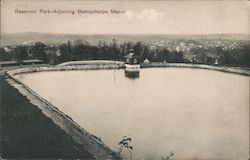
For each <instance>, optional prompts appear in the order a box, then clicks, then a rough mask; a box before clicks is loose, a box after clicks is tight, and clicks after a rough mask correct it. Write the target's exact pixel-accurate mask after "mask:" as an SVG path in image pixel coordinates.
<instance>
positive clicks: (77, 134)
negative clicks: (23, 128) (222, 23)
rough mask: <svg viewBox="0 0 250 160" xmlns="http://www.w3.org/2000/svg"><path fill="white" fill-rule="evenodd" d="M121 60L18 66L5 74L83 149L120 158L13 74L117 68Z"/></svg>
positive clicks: (103, 156) (101, 157) (95, 154)
mask: <svg viewBox="0 0 250 160" xmlns="http://www.w3.org/2000/svg"><path fill="white" fill-rule="evenodd" d="M111 62H112V61H111ZM123 65H124V64H123V63H122V62H112V63H110V62H109V61H107V63H103V62H101V63H95V64H87V65H79V66H68V65H60V66H53V67H30V68H20V69H15V70H11V71H8V72H7V73H6V74H7V76H8V77H9V79H8V81H9V84H10V85H12V86H13V87H15V88H16V89H17V90H18V91H19V92H20V93H21V94H22V95H24V96H26V97H27V98H28V99H29V100H30V103H32V104H33V105H35V106H37V107H38V108H39V109H41V111H42V112H43V114H45V115H46V116H47V117H49V118H50V119H51V120H52V121H53V122H54V123H55V124H56V125H58V126H59V127H60V128H61V129H63V130H64V131H65V132H66V133H67V134H69V135H70V136H71V137H72V138H73V140H74V141H75V142H76V143H78V144H81V145H83V146H84V147H85V149H86V150H87V151H88V152H89V153H91V154H92V155H94V157H95V158H96V159H120V156H119V155H118V154H117V153H116V152H114V151H112V150H111V149H110V148H108V147H107V146H106V145H105V144H104V143H103V142H102V141H101V140H99V139H98V138H97V137H96V136H94V135H92V134H91V133H89V132H88V131H86V130H85V129H84V128H82V127H81V126H80V125H78V124H77V123H76V122H75V121H74V120H72V119H71V118H70V117H69V116H68V115H66V114H64V113H63V112H61V111H60V110H59V109H58V108H56V107H55V106H53V105H52V104H51V103H50V102H48V101H47V100H46V99H44V98H42V97H41V96H39V95H38V94H37V93H36V92H34V91H33V90H32V89H31V88H29V87H28V86H27V85H25V84H23V83H22V82H21V81H19V80H18V79H17V78H16V77H15V75H17V74H22V73H32V72H40V71H63V70H87V69H119V68H121V67H123Z"/></svg>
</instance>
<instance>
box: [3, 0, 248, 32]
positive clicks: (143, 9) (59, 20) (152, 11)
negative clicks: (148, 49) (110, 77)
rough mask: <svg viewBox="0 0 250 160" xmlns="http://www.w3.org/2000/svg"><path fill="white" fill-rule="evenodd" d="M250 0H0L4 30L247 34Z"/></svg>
mask: <svg viewBox="0 0 250 160" xmlns="http://www.w3.org/2000/svg"><path fill="white" fill-rule="evenodd" d="M16 9H18V10H37V11H39V9H49V10H54V9H60V10H73V11H77V10H78V9H82V10H85V9H86V10H93V9H95V10H108V11H110V10H111V9H115V10H124V11H125V14H110V13H109V14H104V15H101V14H77V13H75V14H74V15H73V14H60V15H59V14H56V13H55V14H43V13H42V14H40V13H36V14H21V13H15V10H16ZM249 19H250V1H206V2H204V1H188V2H186V1H80V0H75V1H65V0H64V1H61V0H56V1H55V0H54V1H52V0H43V1H32V0H26V1H24V0H19V1H14V0H3V1H2V2H1V21H2V22H1V31H2V33H16V32H42V33H62V34H65V33H71V34H99V33H100V34H102V33H106V34H126V33H130V34H131V33H137V34H144V33H146V34H211V33H244V34H249V33H250V20H249Z"/></svg>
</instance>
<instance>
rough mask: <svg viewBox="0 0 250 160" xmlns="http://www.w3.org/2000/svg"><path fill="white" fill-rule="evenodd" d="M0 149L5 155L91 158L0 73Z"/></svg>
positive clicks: (41, 157) (13, 156) (14, 156)
mask: <svg viewBox="0 0 250 160" xmlns="http://www.w3.org/2000/svg"><path fill="white" fill-rule="evenodd" d="M0 104H1V107H0V120H1V121H0V127H1V128H0V136H1V137H0V138H1V141H0V142H1V143H0V153H1V158H8V159H10V158H11V159H13V158H14V159H17V158H18V159H19V158H22V159H27V158H32V159H33V158H39V159H44V158H46V159H58V158H60V159H76V158H80V159H91V157H92V156H91V154H90V153H89V152H87V151H86V150H85V149H84V146H82V145H80V144H77V143H75V142H74V141H73V139H72V138H71V137H70V136H69V135H67V134H66V132H64V131H63V130H62V129H61V128H59V127H58V126H57V125H55V123H53V121H52V120H51V119H49V118H47V117H46V116H45V115H43V114H42V112H41V111H40V110H39V109H38V108H37V107H36V106H34V105H32V104H31V103H29V101H28V99H27V98H26V97H24V96H22V95H21V94H20V93H19V92H18V91H17V90H16V89H15V88H13V87H12V86H10V85H9V84H8V82H7V81H6V79H5V77H4V76H0Z"/></svg>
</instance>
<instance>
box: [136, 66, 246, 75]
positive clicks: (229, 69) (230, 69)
mask: <svg viewBox="0 0 250 160" xmlns="http://www.w3.org/2000/svg"><path fill="white" fill-rule="evenodd" d="M152 67H180V68H198V69H209V70H215V71H221V72H228V73H234V74H240V75H244V76H250V69H248V70H247V69H243V68H240V67H224V66H211V65H204V64H185V63H142V64H141V68H152Z"/></svg>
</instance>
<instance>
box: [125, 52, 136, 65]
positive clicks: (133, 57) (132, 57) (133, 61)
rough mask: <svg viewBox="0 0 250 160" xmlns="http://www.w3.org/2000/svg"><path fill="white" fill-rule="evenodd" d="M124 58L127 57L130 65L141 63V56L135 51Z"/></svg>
mask: <svg viewBox="0 0 250 160" xmlns="http://www.w3.org/2000/svg"><path fill="white" fill-rule="evenodd" d="M123 58H124V59H125V64H130V65H134V64H139V58H140V57H139V56H138V55H136V54H135V53H129V54H127V55H126V56H124V57H123Z"/></svg>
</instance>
